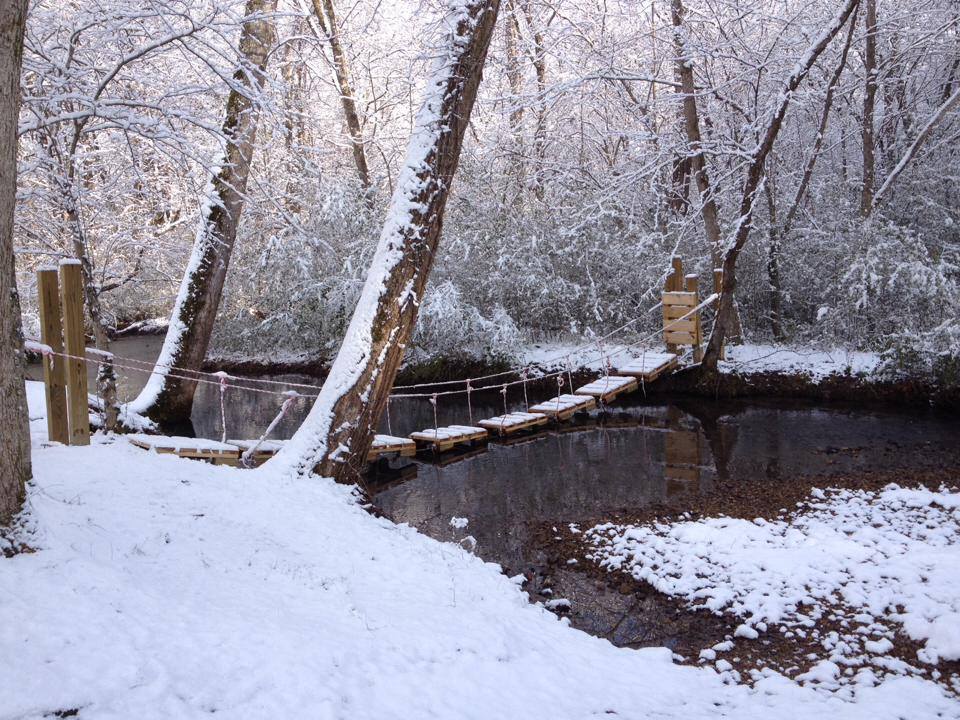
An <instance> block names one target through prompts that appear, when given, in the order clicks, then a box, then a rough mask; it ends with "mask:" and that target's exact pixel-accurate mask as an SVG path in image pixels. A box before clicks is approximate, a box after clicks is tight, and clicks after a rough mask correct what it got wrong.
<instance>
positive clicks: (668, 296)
mask: <svg viewBox="0 0 960 720" xmlns="http://www.w3.org/2000/svg"><path fill="white" fill-rule="evenodd" d="M663 304H664V305H686V306H687V307H692V308H693V307H696V306H697V305H698V304H699V302H698V301H697V294H696V293H692V292H665V293H664V294H663Z"/></svg>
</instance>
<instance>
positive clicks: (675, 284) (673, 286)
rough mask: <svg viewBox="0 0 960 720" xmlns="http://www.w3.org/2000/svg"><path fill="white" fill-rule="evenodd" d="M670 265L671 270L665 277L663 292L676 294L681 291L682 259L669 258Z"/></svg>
mask: <svg viewBox="0 0 960 720" xmlns="http://www.w3.org/2000/svg"><path fill="white" fill-rule="evenodd" d="M670 265H671V266H672V267H673V270H672V271H671V273H670V274H669V275H667V282H666V286H665V287H664V290H666V291H667V292H678V291H680V290H683V258H682V257H680V256H679V255H674V256H673V257H672V258H670Z"/></svg>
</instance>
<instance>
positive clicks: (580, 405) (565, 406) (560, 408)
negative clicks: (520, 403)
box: [530, 395, 597, 422]
mask: <svg viewBox="0 0 960 720" xmlns="http://www.w3.org/2000/svg"><path fill="white" fill-rule="evenodd" d="M596 406H597V400H596V398H594V397H592V396H590V395H558V396H557V397H554V398H550V399H549V400H544V401H543V402H542V403H537V404H536V405H531V406H530V412H534V413H542V414H544V415H547V416H549V417H551V418H552V419H554V420H556V421H558V422H560V421H563V420H568V419H569V418H571V417H573V416H574V415H576V414H577V413H578V412H583V411H585V410H591V409H593V408H595V407H596Z"/></svg>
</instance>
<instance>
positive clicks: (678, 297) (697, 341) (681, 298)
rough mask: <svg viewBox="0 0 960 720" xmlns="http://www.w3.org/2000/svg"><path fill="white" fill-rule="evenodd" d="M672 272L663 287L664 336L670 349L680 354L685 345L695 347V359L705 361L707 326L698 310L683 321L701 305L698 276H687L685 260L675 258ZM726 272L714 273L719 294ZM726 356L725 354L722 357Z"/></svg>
mask: <svg viewBox="0 0 960 720" xmlns="http://www.w3.org/2000/svg"><path fill="white" fill-rule="evenodd" d="M670 265H671V270H670V273H669V274H668V275H667V280H666V282H665V283H664V288H663V326H664V327H663V336H664V341H665V342H666V345H667V350H668V351H670V352H673V353H677V354H680V353H681V352H682V348H683V347H684V346H692V347H693V360H694V362H700V361H701V360H702V359H703V323H702V319H701V313H700V312H699V311H698V312H696V313H695V314H693V315H691V316H690V317H689V318H686V319H684V320H679V321H678V319H679V318H682V317H683V316H684V315H686V314H687V313H689V312H690V311H691V310H692V309H693V308H695V307H696V306H697V305H698V304H699V303H700V296H699V281H698V279H697V276H696V275H695V274H689V275H684V273H683V258H681V257H680V256H678V255H674V256H673V257H672V258H671V259H670ZM722 284H723V273H722V271H721V270H719V269H717V270H714V271H713V286H714V292H715V293H719V292H720V288H721V287H722ZM722 357H723V355H722V351H721V358H722Z"/></svg>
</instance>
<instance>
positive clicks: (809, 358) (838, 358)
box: [720, 345, 880, 383]
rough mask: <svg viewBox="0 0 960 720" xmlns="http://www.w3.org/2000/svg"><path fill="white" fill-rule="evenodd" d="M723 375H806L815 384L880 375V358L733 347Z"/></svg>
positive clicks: (772, 347)
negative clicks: (833, 378)
mask: <svg viewBox="0 0 960 720" xmlns="http://www.w3.org/2000/svg"><path fill="white" fill-rule="evenodd" d="M726 355H727V357H726V360H725V361H723V362H721V363H720V371H721V372H727V373H737V374H740V375H750V374H754V373H768V372H773V373H783V374H787V375H804V376H807V377H808V378H809V379H810V380H811V381H812V382H815V383H816V382H822V381H823V380H824V379H826V378H828V377H830V376H831V375H860V376H866V375H871V374H873V373H875V372H877V370H878V368H879V367H880V356H879V355H878V354H876V353H866V352H855V351H852V350H841V349H837V350H830V351H824V350H810V349H802V348H788V347H782V346H779V345H731V346H729V347H727V353H726Z"/></svg>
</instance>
